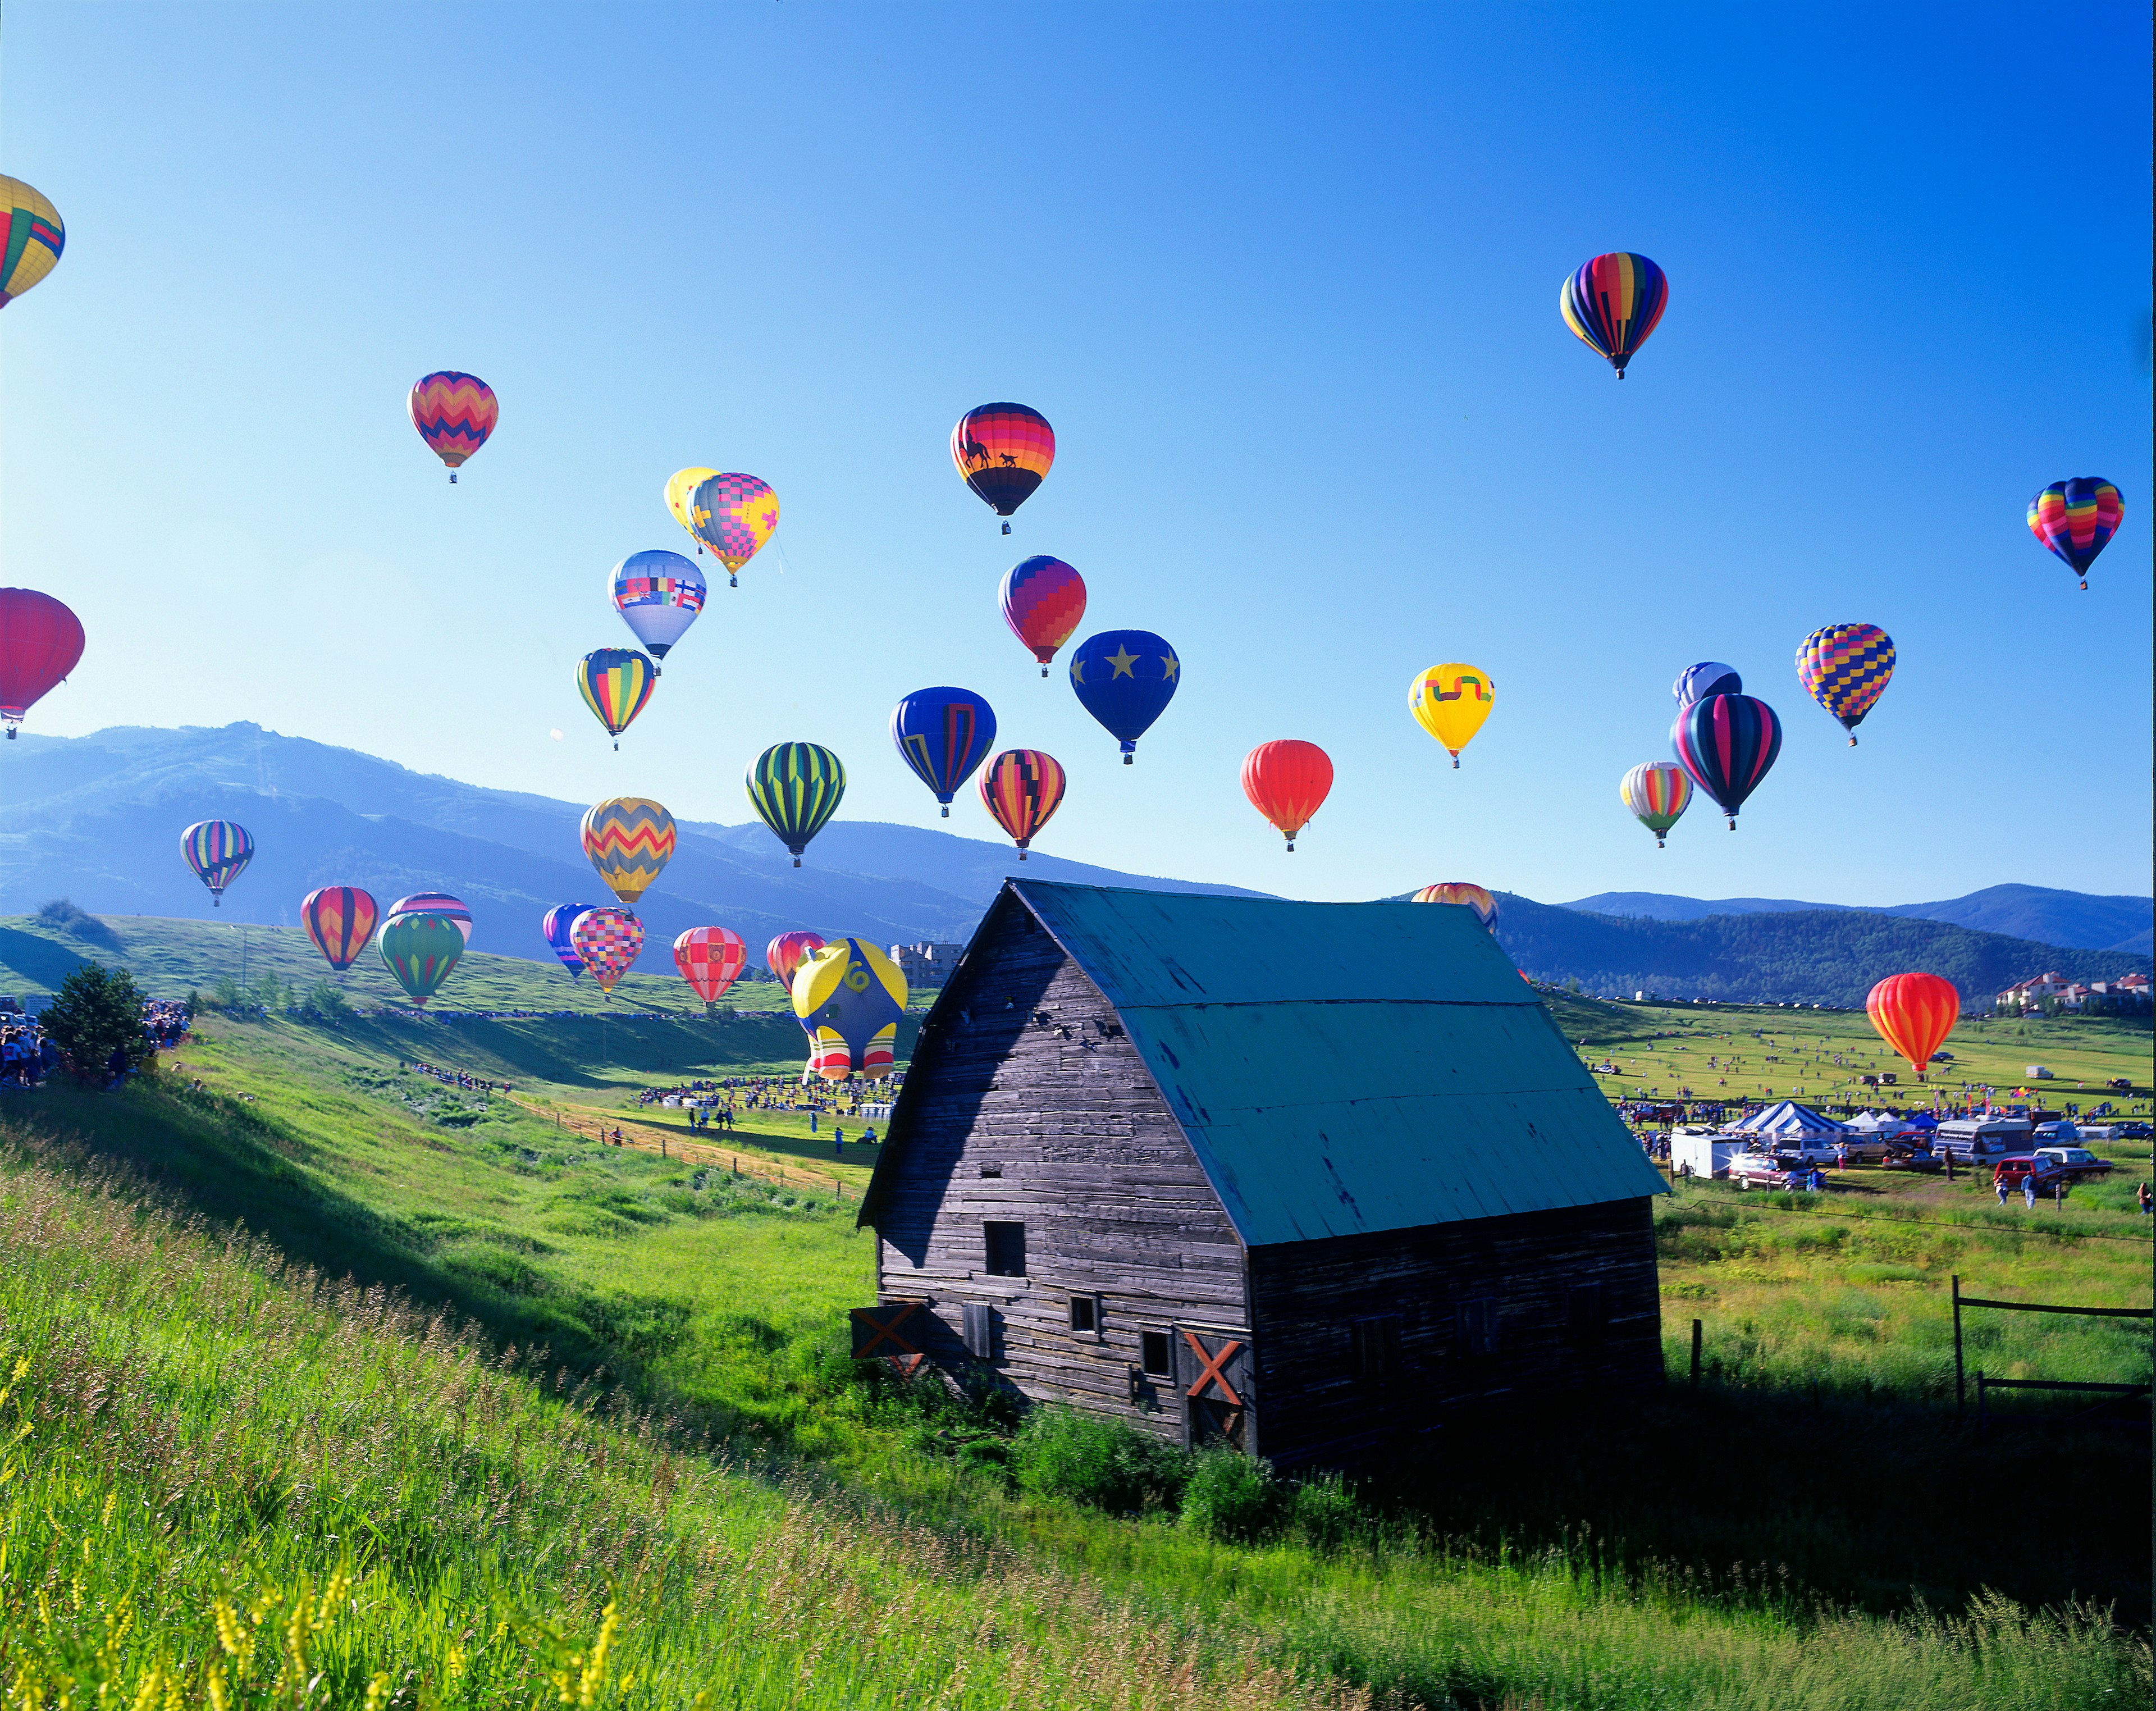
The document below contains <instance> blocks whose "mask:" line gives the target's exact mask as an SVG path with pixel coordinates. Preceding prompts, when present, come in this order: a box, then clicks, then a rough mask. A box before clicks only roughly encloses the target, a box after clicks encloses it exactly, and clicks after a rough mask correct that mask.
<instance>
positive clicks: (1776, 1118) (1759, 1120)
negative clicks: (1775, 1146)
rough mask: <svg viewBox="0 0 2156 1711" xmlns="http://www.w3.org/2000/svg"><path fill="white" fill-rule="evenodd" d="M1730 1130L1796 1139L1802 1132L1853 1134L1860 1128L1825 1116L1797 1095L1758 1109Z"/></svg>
mask: <svg viewBox="0 0 2156 1711" xmlns="http://www.w3.org/2000/svg"><path fill="white" fill-rule="evenodd" d="M1729 1133H1732V1134H1738V1135H1763V1136H1765V1137H1766V1138H1768V1139H1770V1140H1777V1141H1783V1140H1794V1139H1796V1138H1798V1137H1799V1136H1800V1135H1849V1134H1855V1133H1856V1130H1855V1129H1853V1128H1851V1127H1850V1126H1849V1125H1848V1124H1847V1123H1836V1122H1835V1120H1834V1119H1833V1118H1830V1117H1822V1116H1820V1113H1819V1112H1816V1111H1815V1110H1813V1109H1812V1108H1811V1107H1810V1106H1809V1105H1799V1104H1798V1103H1797V1102H1796V1101H1795V1100H1794V1099H1784V1100H1783V1101H1782V1102H1781V1103H1779V1105H1769V1106H1768V1107H1767V1108H1766V1109H1765V1110H1764V1111H1755V1112H1753V1113H1752V1114H1751V1115H1750V1116H1749V1117H1747V1118H1742V1119H1740V1120H1739V1121H1738V1122H1736V1123H1732V1124H1730V1125H1729Z"/></svg>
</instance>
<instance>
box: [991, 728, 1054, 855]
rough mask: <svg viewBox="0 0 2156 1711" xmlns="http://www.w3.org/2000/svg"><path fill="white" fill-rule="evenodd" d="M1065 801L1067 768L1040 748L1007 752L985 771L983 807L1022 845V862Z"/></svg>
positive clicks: (1017, 843) (1019, 847) (1014, 749)
mask: <svg viewBox="0 0 2156 1711" xmlns="http://www.w3.org/2000/svg"><path fill="white" fill-rule="evenodd" d="M1062 801H1063V767H1062V764H1061V763H1060V762H1059V761H1058V760H1057V759H1056V758H1055V756H1054V755H1052V754H1045V753H1042V752H1041V751H1040V750H1039V749H1038V748H1006V749H1005V750H1004V752H1003V753H1001V754H999V755H998V756H997V757H996V758H994V759H993V760H992V761H990V762H989V763H988V765H987V766H985V767H983V768H982V769H981V805H982V806H983V808H985V809H988V813H989V814H991V815H992V816H993V818H994V820H995V823H996V824H997V825H999V826H1001V827H1002V828H1003V829H1004V830H1005V831H1006V832H1008V833H1009V834H1010V838H1011V841H1012V842H1013V843H1014V844H1016V845H1018V859H1019V861H1024V860H1025V852H1026V848H1027V846H1028V845H1030V844H1031V843H1032V842H1033V840H1034V838H1035V837H1037V836H1038V835H1039V832H1040V829H1041V828H1042V827H1043V826H1045V825H1047V824H1048V817H1049V816H1050V814H1054V813H1055V810H1056V809H1057V808H1058V807H1059V806H1060V805H1061V804H1062Z"/></svg>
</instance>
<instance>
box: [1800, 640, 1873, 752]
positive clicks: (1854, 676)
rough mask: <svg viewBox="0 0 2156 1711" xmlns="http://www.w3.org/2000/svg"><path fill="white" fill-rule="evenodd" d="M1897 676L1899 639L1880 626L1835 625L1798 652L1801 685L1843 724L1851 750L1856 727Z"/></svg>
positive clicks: (1805, 642) (1853, 746)
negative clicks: (1895, 648) (1896, 647)
mask: <svg viewBox="0 0 2156 1711" xmlns="http://www.w3.org/2000/svg"><path fill="white" fill-rule="evenodd" d="M1893 675H1894V638H1893V637H1892V636H1891V635H1887V634H1886V631H1885V630H1883V629H1881V628H1880V627H1879V626H1878V625H1877V624H1829V625H1827V627H1826V628H1825V629H1815V630H1814V631H1813V632H1812V633H1811V634H1810V635H1808V636H1806V637H1805V638H1804V641H1803V643H1802V644H1801V645H1799V647H1798V649H1797V681H1798V682H1799V683H1801V684H1803V685H1804V689H1805V691H1806V692H1807V693H1808V694H1809V696H1811V698H1812V699H1813V700H1814V701H1817V702H1818V703H1819V704H1820V706H1823V707H1825V709H1826V710H1827V711H1828V712H1830V713H1832V714H1833V715H1834V716H1835V717H1836V718H1837V719H1839V720H1840V721H1841V727H1842V729H1843V730H1845V731H1846V732H1849V746H1850V747H1851V748H1856V727H1858V726H1859V725H1861V724H1862V723H1863V722H1864V716H1865V715H1866V713H1868V712H1871V704H1872V703H1873V702H1874V701H1877V700H1878V699H1879V697H1880V696H1882V695H1884V694H1885V693H1886V680H1887V679H1888V678H1890V677H1892V676H1893Z"/></svg>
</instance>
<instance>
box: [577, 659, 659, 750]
mask: <svg viewBox="0 0 2156 1711" xmlns="http://www.w3.org/2000/svg"><path fill="white" fill-rule="evenodd" d="M658 676H659V668H658V667H657V666H656V665H653V664H652V663H651V661H650V660H647V659H645V658H644V655H641V654H639V653H638V652H637V651H636V650H635V649H634V648H599V649H598V650H595V651H593V652H592V653H588V654H586V655H584V657H583V659H581V660H577V693H578V694H580V695H582V696H583V698H584V705H585V706H588V707H589V708H590V709H591V710H592V717H593V718H595V719H597V720H598V722H599V723H601V724H602V725H603V726H605V727H607V732H608V735H610V736H611V737H613V739H614V745H613V746H614V747H615V748H620V747H621V733H622V732H624V731H626V730H627V729H629V722H630V721H631V720H633V719H634V718H635V717H636V716H637V715H638V714H639V713H640V712H643V711H644V703H645V702H646V701H649V700H650V699H651V691H652V690H653V689H654V687H655V686H656V681H657V679H658Z"/></svg>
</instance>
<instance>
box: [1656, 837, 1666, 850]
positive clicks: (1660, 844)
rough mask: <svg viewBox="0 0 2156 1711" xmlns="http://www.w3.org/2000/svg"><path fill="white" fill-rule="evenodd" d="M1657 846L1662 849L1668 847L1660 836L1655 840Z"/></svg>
mask: <svg viewBox="0 0 2156 1711" xmlns="http://www.w3.org/2000/svg"><path fill="white" fill-rule="evenodd" d="M1666 847H1667V846H1666V845H1664V843H1663V842H1662V840H1661V839H1660V838H1657V839H1655V848H1656V849H1657V850H1661V849H1664V848H1666Z"/></svg>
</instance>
